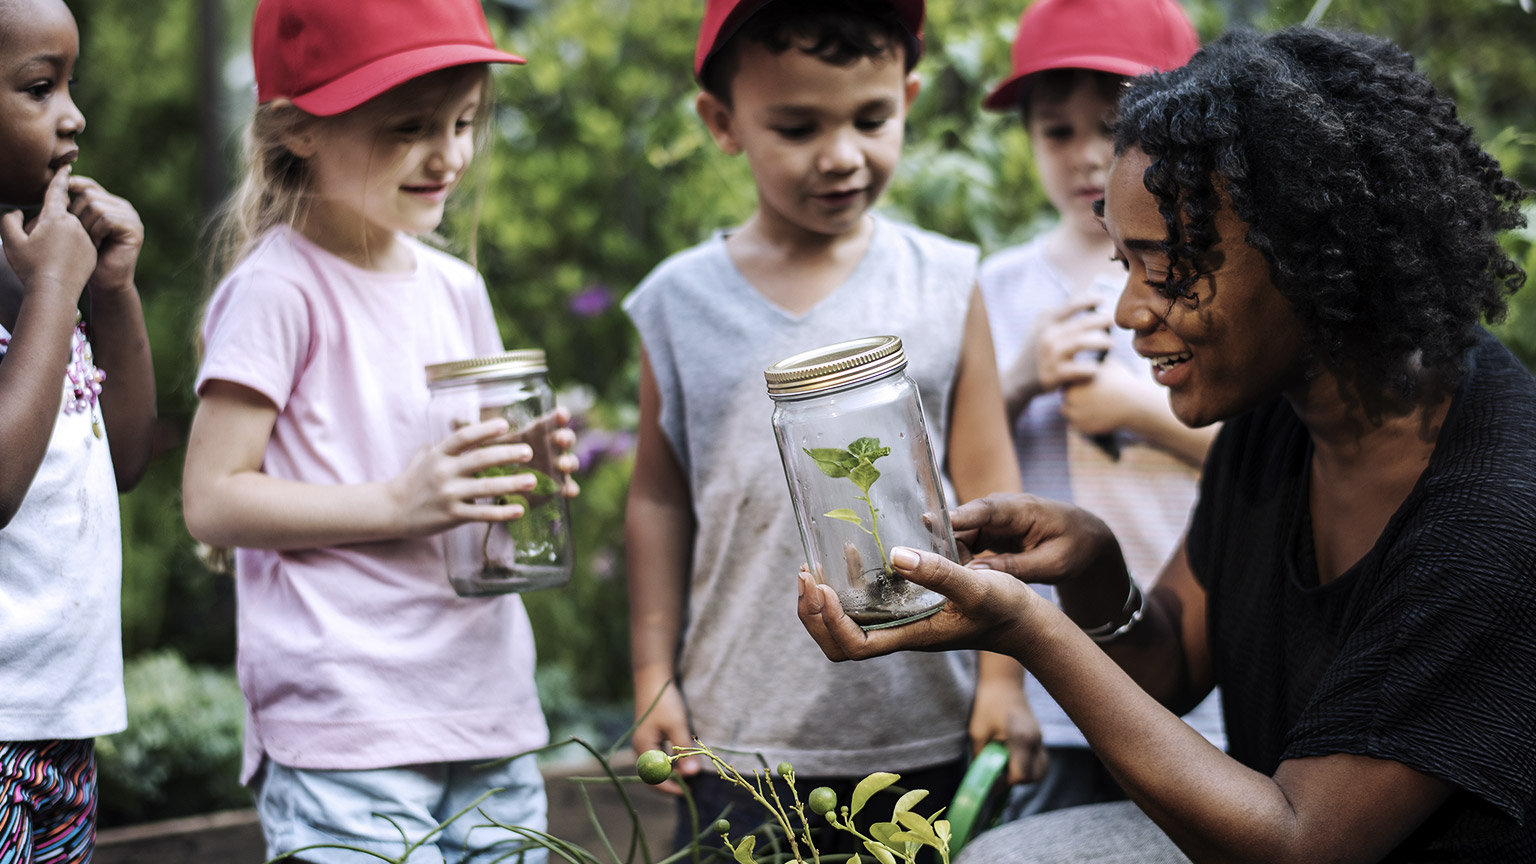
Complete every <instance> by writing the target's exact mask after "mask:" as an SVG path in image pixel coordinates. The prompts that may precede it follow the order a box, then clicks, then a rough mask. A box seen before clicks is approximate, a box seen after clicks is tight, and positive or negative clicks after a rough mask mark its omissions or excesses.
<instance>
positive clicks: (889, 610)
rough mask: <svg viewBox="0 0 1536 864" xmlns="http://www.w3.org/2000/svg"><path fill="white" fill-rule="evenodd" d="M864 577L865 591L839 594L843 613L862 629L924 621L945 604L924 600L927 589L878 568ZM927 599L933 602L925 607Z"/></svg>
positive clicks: (850, 590)
mask: <svg viewBox="0 0 1536 864" xmlns="http://www.w3.org/2000/svg"><path fill="white" fill-rule="evenodd" d="M864 576H865V578H864V580H862V581H863V583H864V584H863V586H862V587H859V588H853V589H847V590H843V591H839V592H837V599H838V600H839V601H840V602H841V603H842V605H843V613H844V614H846V615H847V616H848V617H849V618H852V619H853V621H854V623H855V624H858V625H859V626H860V627H864V628H866V629H868V628H871V627H880V626H885V625H888V624H895V623H897V622H899V621H906V620H908V619H911V618H917V617H921V616H922V615H924V614H926V613H928V612H931V611H934V610H935V609H937V608H938V606H940V605H942V603H943V600H942V599H941V598H937V597H928V598H924V596H923V595H925V594H928V593H929V592H928V591H927V589H924V588H922V587H921V586H918V585H914V584H912V583H911V582H908V581H907V580H905V579H903V578H901V577H900V576H897V575H895V574H894V573H890V572H886V571H883V570H882V569H881V568H879V567H875V568H871V569H870V570H866V571H865V573H864ZM925 599H927V600H930V601H932V602H927V603H925V602H924V600H925Z"/></svg>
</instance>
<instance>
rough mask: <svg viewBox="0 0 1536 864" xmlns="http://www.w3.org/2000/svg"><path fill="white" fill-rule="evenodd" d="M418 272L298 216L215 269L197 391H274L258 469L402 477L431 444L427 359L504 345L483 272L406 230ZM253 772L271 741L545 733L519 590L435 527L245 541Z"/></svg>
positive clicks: (385, 744) (339, 749)
mask: <svg viewBox="0 0 1536 864" xmlns="http://www.w3.org/2000/svg"><path fill="white" fill-rule="evenodd" d="M406 242H407V243H408V244H409V247H410V248H411V250H412V251H413V252H414V254H415V256H416V268H415V270H414V271H413V272H410V273H378V272H373V271H369V270H363V269H361V268H358V267H355V266H353V265H351V264H349V263H347V262H346V261H343V260H342V259H340V258H337V257H336V256H334V255H332V254H330V253H329V252H326V251H325V250H323V249H321V248H319V247H318V246H316V245H314V244H313V243H311V242H309V241H308V240H307V239H305V238H304V237H303V236H302V235H300V234H298V233H297V232H295V231H293V230H291V229H288V228H279V229H275V230H273V231H272V232H271V233H269V234H268V235H267V236H266V237H264V238H263V239H262V240H261V241H260V243H259V245H258V246H257V247H256V248H255V250H253V251H252V253H251V254H250V255H249V256H248V257H247V258H245V260H243V261H241V262H240V264H239V265H237V266H236V267H235V268H234V270H232V271H231V272H230V274H229V275H228V276H227V277H225V279H224V281H223V282H222V283H220V285H219V287H218V289H217V290H216V291H215V292H214V295H213V300H212V301H211V302H210V304H209V306H208V315H207V318H206V320H205V321H204V324H203V339H204V342H205V346H206V347H205V356H204V360H203V365H202V369H201V370H200V371H199V373H198V377H197V389H198V392H199V393H201V392H202V388H203V386H204V383H205V382H207V381H209V380H214V379H217V380H221V381H229V382H233V383H235V384H240V385H243V386H246V387H249V388H251V389H253V390H255V391H256V392H258V393H260V394H262V395H263V396H265V397H267V398H268V399H270V400H272V403H273V404H274V405H276V406H277V409H278V416H277V421H276V423H275V424H274V426H273V428H272V437H271V439H270V440H269V441H268V442H267V450H266V455H265V457H264V459H263V462H262V470H263V471H264V472H265V473H267V474H268V475H270V476H273V477H279V478H283V479H286V480H296V481H301V482H305V483H316V484H344V483H372V482H379V481H384V480H388V479H389V478H391V477H394V476H396V475H398V474H399V473H400V472H401V471H402V470H403V469H404V468H405V466H406V463H407V462H408V461H409V460H410V458H411V456H412V455H413V454H414V453H415V452H416V451H417V450H418V449H420V448H421V447H422V446H423V445H426V444H428V443H430V442H429V435H428V431H427V422H426V408H427V401H428V391H427V386H426V379H425V377H424V374H423V367H424V366H426V365H427V364H430V363H438V362H443V361H448V360H457V359H463V358H467V357H473V356H481V355H485V354H493V353H496V352H499V351H501V350H502V346H501V339H500V337H499V335H498V334H497V330H496V325H495V319H494V318H493V317H492V313H491V307H490V300H489V298H488V297H487V296H486V292H485V285H484V282H483V281H482V280H481V279H480V276H479V274H477V273H476V272H475V271H474V269H473V268H472V267H470V266H469V265H468V264H465V263H464V262H462V261H460V260H458V259H456V258H453V257H452V256H450V255H446V254H444V253H442V252H438V251H436V250H434V249H431V248H429V247H427V246H425V245H422V244H421V243H419V242H417V241H415V240H407V241H406ZM235 568H236V585H237V597H238V624H239V657H238V661H237V665H238V669H239V674H240V686H241V689H242V690H243V691H244V693H245V699H246V728H245V764H244V768H243V770H242V780H243V781H244V780H249V779H250V777H251V775H252V774H253V773H254V772H255V771H256V769H257V767H258V766H259V765H260V763H261V757H262V755H263V754H265V755H267V756H270V757H271V758H272V759H274V760H276V761H277V762H278V763H280V764H283V765H287V766H289V767H294V768H310V769H365V768H384V767H390V766H397V765H408V764H418V763H430V762H446V761H456V760H468V759H485V758H494V757H499V756H506V755H510V754H512V753H517V752H519V751H522V750H526V749H529V748H532V747H537V746H540V745H542V744H544V743H545V742H546V741H547V740H548V735H549V733H548V729H547V727H546V726H545V722H544V715H543V713H542V711H541V710H540V707H539V700H538V694H537V692H536V691H535V689H534V683H533V668H534V647H533V634H532V630H531V628H530V627H529V623H528V616H527V613H526V612H525V611H524V609H523V605H522V603H521V601H520V600H519V599H518V598H517V597H516V596H515V595H507V596H503V597H496V598H475V599H464V598H460V597H458V596H457V595H455V594H454V593H453V590H452V588H450V587H449V585H448V580H447V576H446V571H445V567H444V562H443V551H442V545H441V543H440V542H439V540H438V539H437V538H436V537H428V538H418V539H403V540H395V541H387V542H377V543H359V544H355V545H350V546H342V547H335V548H321V549H306V550H299V551H290V552H277V551H272V550H266V549H240V550H238V551H237V552H236V557H235Z"/></svg>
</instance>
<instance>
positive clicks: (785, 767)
mask: <svg viewBox="0 0 1536 864" xmlns="http://www.w3.org/2000/svg"><path fill="white" fill-rule="evenodd" d="M793 773H795V766H793V765H791V764H789V763H788V762H780V763H779V776H780V777H783V778H784V779H785V780H788V779H789V775H791V774H793Z"/></svg>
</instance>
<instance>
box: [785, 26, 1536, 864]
mask: <svg viewBox="0 0 1536 864" xmlns="http://www.w3.org/2000/svg"><path fill="white" fill-rule="evenodd" d="M1115 149H1116V154H1117V155H1116V161H1115V163H1114V166H1113V168H1112V169H1111V171H1110V175H1109V181H1108V186H1107V189H1106V193H1105V198H1104V202H1103V204H1102V213H1103V216H1104V220H1105V225H1106V228H1107V229H1108V231H1109V234H1110V237H1111V239H1112V240H1113V241H1114V245H1115V248H1116V250H1117V257H1118V258H1119V259H1121V260H1122V261H1123V262H1124V264H1125V266H1126V268H1127V270H1128V272H1129V276H1128V279H1127V282H1126V286H1125V289H1124V292H1123V294H1122V295H1121V297H1120V301H1119V304H1118V306H1117V308H1116V313H1115V314H1116V322H1117V323H1118V324H1120V325H1121V326H1123V327H1126V328H1128V329H1131V330H1133V331H1134V332H1135V336H1136V348H1137V351H1138V352H1139V353H1140V354H1142V355H1143V356H1145V357H1147V358H1148V360H1149V361H1150V363H1151V366H1152V374H1153V376H1154V378H1155V379H1156V380H1157V381H1158V382H1159V383H1160V384H1162V385H1163V386H1165V387H1167V388H1168V391H1169V398H1170V403H1171V405H1172V408H1173V411H1174V413H1175V414H1176V415H1177V416H1178V417H1179V419H1180V420H1182V421H1184V422H1185V423H1187V424H1189V425H1191V426H1200V425H1204V424H1209V423H1213V422H1215V421H1218V420H1225V421H1227V422H1226V423H1225V424H1224V426H1223V428H1222V431H1221V432H1220V434H1219V436H1218V437H1217V440H1216V442H1215V444H1214V446H1213V448H1212V450H1211V454H1210V457H1209V459H1208V461H1207V463H1206V469H1205V473H1204V478H1203V480H1202V485H1201V493H1200V500H1199V503H1198V504H1197V506H1196V511H1195V515H1194V517H1193V519H1192V521H1191V524H1190V527H1189V529H1188V532H1187V534H1186V536H1185V539H1184V542H1183V544H1182V545H1181V546H1180V548H1179V550H1178V551H1177V552H1176V553H1175V554H1174V556H1173V558H1172V560H1171V561H1169V563H1168V564H1167V565H1166V567H1165V568H1164V570H1163V572H1162V573H1161V575H1160V576H1159V578H1158V581H1157V582H1156V584H1155V586H1154V587H1153V588H1152V589H1151V590H1150V591H1148V592H1147V593H1146V595H1145V596H1143V594H1142V593H1141V592H1140V591H1138V590H1137V588H1136V586H1135V584H1134V583H1133V582H1131V581H1130V579H1129V578H1128V577H1127V575H1126V569H1125V566H1124V563H1123V560H1122V559H1121V556H1120V552H1119V549H1118V546H1117V544H1116V542H1115V539H1114V537H1113V535H1112V534H1110V532H1109V531H1108V529H1106V528H1105V526H1104V525H1103V523H1102V522H1101V521H1099V520H1098V519H1096V518H1095V517H1093V516H1091V515H1090V514H1088V513H1086V512H1083V511H1081V510H1077V509H1074V508H1071V507H1069V506H1067V505H1063V504H1058V503H1054V502H1050V501H1044V500H1040V499H1033V498H1030V497H1028V496H1006V497H993V498H988V499H983V500H982V501H979V502H973V503H972V504H969V505H967V506H965V507H962V508H960V509H959V510H957V511H955V513H954V514H953V522H954V526H955V529H956V533H957V536H959V537H960V538H961V539H962V540H963V541H964V542H965V543H966V545H967V546H968V547H969V548H971V549H975V550H985V551H978V553H977V557H976V558H975V559H973V560H972V561H971V562H970V564H969V565H968V566H966V567H961V566H959V565H956V564H953V563H951V562H949V561H946V560H943V559H941V558H939V557H937V556H934V555H932V554H929V553H926V552H919V551H916V550H910V549H903V548H898V549H895V550H893V551H892V555H891V560H892V563H893V564H894V565H895V566H896V567H897V569H898V570H899V571H900V572H901V573H902V574H903V575H905V576H907V577H908V578H910V579H911V580H912V581H914V582H918V583H920V584H923V585H927V586H930V587H932V588H934V589H935V590H938V591H940V592H942V593H944V594H945V595H947V596H948V597H949V599H950V602H949V603H948V604H947V605H946V607H945V608H944V610H943V611H941V612H940V613H939V614H936V615H934V616H931V617H929V618H927V619H924V620H922V621H919V622H916V623H913V624H909V625H906V626H904V627H900V628H893V629H889V630H877V631H871V632H867V633H866V632H863V631H861V630H860V629H859V628H858V626H857V625H855V624H853V623H852V622H851V621H850V620H848V619H847V618H846V617H844V616H843V615H842V612H841V609H840V607H839V606H838V602H837V598H836V596H835V595H834V594H832V593H831V592H829V591H827V590H826V589H825V588H818V586H816V585H814V584H813V583H812V581H811V580H810V578H809V576H808V575H806V574H804V573H802V575H801V582H800V586H801V588H800V590H801V599H800V614H801V618H802V620H803V621H804V623H805V625H806V628H807V629H808V630H809V631H810V632H811V634H812V635H813V636H814V637H815V638H816V640H817V641H818V643H819V644H820V645H821V647H822V649H823V650H824V651H825V652H826V654H827V655H828V656H829V657H831V658H832V659H834V660H845V659H861V658H865V657H871V656H876V655H880V654H885V653H889V652H891V651H897V650H906V649H919V650H935V649H947V648H958V647H967V648H985V649H989V650H993V651H998V652H1001V653H1006V654H1011V655H1013V656H1015V657H1017V658H1018V659H1019V660H1020V661H1021V662H1023V663H1024V665H1025V666H1027V667H1028V668H1029V670H1030V671H1031V672H1033V673H1034V674H1035V675H1036V676H1037V677H1038V678H1039V679H1040V680H1041V682H1042V683H1044V685H1045V686H1046V688H1047V689H1048V690H1049V691H1050V692H1051V694H1052V695H1053V696H1054V697H1055V698H1056V700H1057V701H1058V702H1059V703H1060V704H1061V705H1062V707H1064V708H1065V709H1066V711H1067V713H1068V714H1069V715H1070V716H1071V717H1072V719H1073V720H1074V721H1076V723H1077V725H1078V727H1079V728H1080V729H1082V731H1083V732H1084V734H1085V735H1086V736H1087V738H1088V741H1089V742H1090V743H1091V744H1092V745H1093V747H1094V749H1095V750H1096V751H1097V752H1098V754H1099V756H1100V757H1101V758H1102V759H1103V761H1104V763H1105V764H1106V765H1107V766H1108V767H1109V769H1110V770H1111V771H1112V772H1113V773H1114V775H1115V776H1116V778H1117V779H1118V780H1119V781H1120V783H1121V785H1122V786H1124V788H1125V789H1126V791H1127V792H1128V793H1129V795H1130V797H1131V798H1132V800H1133V802H1134V804H1135V805H1136V807H1139V808H1140V811H1141V812H1138V811H1137V810H1136V809H1135V807H1131V806H1130V805H1118V804H1109V805H1095V806H1092V807H1082V808H1073V809H1069V810H1064V811H1058V812H1055V813H1050V814H1045V815H1043V816H1038V817H1033V818H1031V819H1026V820H1024V821H1022V822H1018V823H1014V824H1012V825H1009V826H1005V827H1003V828H1000V829H997V830H996V831H993V832H991V833H989V834H987V835H984V836H983V837H981V838H979V839H978V840H977V841H976V842H975V843H973V844H971V845H970V846H968V847H967V848H966V850H965V853H964V858H963V859H962V864H974V862H976V861H993V860H995V861H1005V862H1009V864H1020V862H1030V861H1052V862H1060V861H1079V860H1081V861H1089V860H1091V861H1096V862H1111V861H1137V862H1142V861H1156V862H1162V861H1170V862H1172V861H1185V860H1189V859H1193V860H1195V861H1222V862H1229V861H1265V862H1315V861H1341V862H1342V861H1349V862H1371V861H1394V862H1418V861H1465V862H1482V861H1487V862H1495V861H1497V862H1507V861H1532V860H1536V695H1533V693H1532V682H1533V681H1536V479H1533V478H1536V381H1533V379H1532V377H1531V375H1530V374H1529V373H1528V372H1527V371H1526V370H1525V369H1524V368H1522V367H1521V366H1520V364H1519V363H1518V362H1517V361H1516V360H1515V359H1514V358H1513V357H1512V356H1511V355H1510V354H1509V353H1508V352H1507V351H1506V350H1505V349H1504V348H1503V347H1502V346H1500V345H1499V343H1498V342H1497V341H1496V340H1494V338H1493V337H1492V336H1491V335H1489V334H1488V333H1487V332H1486V331H1485V330H1484V329H1483V328H1482V321H1483V320H1485V319H1491V318H1496V317H1498V316H1499V315H1500V314H1502V312H1503V311H1504V302H1505V298H1506V297H1507V296H1508V295H1509V294H1510V293H1511V292H1513V291H1514V290H1515V289H1516V288H1518V287H1519V286H1520V284H1521V283H1522V282H1523V281H1524V278H1525V277H1524V274H1523V273H1522V272H1521V271H1520V269H1519V268H1518V267H1517V266H1516V265H1515V264H1514V263H1512V262H1511V261H1510V260H1509V258H1508V257H1507V256H1506V255H1505V254H1504V252H1503V251H1502V250H1501V249H1500V247H1499V245H1498V243H1497V239H1496V238H1497V235H1498V233H1499V232H1501V231H1503V230H1506V229H1509V228H1514V227H1518V226H1519V225H1522V224H1523V222H1524V220H1523V219H1522V217H1521V215H1520V209H1519V208H1520V204H1521V202H1522V201H1523V199H1524V198H1525V195H1526V193H1525V192H1524V191H1523V190H1522V189H1521V188H1520V187H1519V186H1518V185H1517V184H1516V183H1515V182H1514V181H1512V180H1510V179H1508V178H1506V177H1505V176H1504V175H1503V173H1502V172H1501V170H1500V169H1499V166H1498V164H1497V163H1496V162H1495V161H1494V160H1493V159H1492V158H1491V157H1489V156H1488V155H1487V154H1486V153H1485V152H1483V151H1482V149H1481V148H1480V147H1479V146H1478V145H1477V143H1476V142H1475V141H1474V140H1473V139H1472V135H1471V133H1470V131H1469V130H1468V129H1467V128H1466V127H1465V126H1464V125H1462V124H1461V123H1460V122H1459V121H1458V120H1457V119H1456V114H1455V108H1454V106H1453V104H1452V103H1451V102H1450V100H1448V99H1446V98H1444V97H1442V96H1440V95H1438V94H1437V93H1436V92H1435V90H1434V88H1433V87H1432V86H1431V85H1430V84H1429V82H1428V81H1427V80H1425V79H1424V78H1423V77H1422V76H1421V75H1419V74H1418V73H1416V72H1415V71H1414V68H1413V60H1412V58H1411V57H1409V56H1408V55H1406V54H1405V53H1403V52H1402V51H1401V50H1399V49H1397V48H1396V47H1394V46H1392V45H1391V44H1389V43H1387V42H1384V41H1382V40H1379V39H1375V38H1371V37H1366V36H1359V35H1350V34H1339V33H1330V32H1327V31H1321V30H1316V29H1310V28H1296V29H1291V30H1286V31H1281V32H1279V33H1274V34H1270V35H1266V36H1259V35H1254V34H1233V35H1229V36H1227V37H1224V38H1223V39H1221V40H1219V41H1217V42H1216V43H1214V44H1212V45H1211V46H1209V47H1207V48H1206V49H1205V50H1203V51H1201V52H1200V53H1199V54H1197V55H1196V56H1195V58H1194V59H1193V60H1192V61H1191V62H1190V63H1189V64H1188V65H1187V66H1184V67H1182V68H1180V69H1177V70H1174V71H1171V72H1168V73H1164V74H1159V75H1153V76H1148V77H1144V78H1140V79H1137V80H1136V81H1135V82H1134V83H1133V85H1132V86H1131V88H1130V89H1129V90H1128V91H1127V93H1126V94H1125V97H1124V99H1123V101H1122V102H1121V107H1120V117H1119V120H1118V123H1117V127H1116V147H1115ZM1025 582H1049V583H1054V584H1055V585H1056V587H1057V592H1058V596H1059V598H1060V600H1061V609H1057V608H1056V607H1054V606H1052V605H1051V604H1050V603H1048V602H1045V601H1044V600H1042V599H1041V597H1040V596H1039V595H1038V594H1036V593H1035V592H1034V591H1033V590H1031V589H1030V588H1028V586H1027V585H1025V584H1024V583H1025ZM1217 685H1219V686H1220V687H1221V688H1222V692H1223V694H1224V702H1225V712H1226V721H1227V733H1228V736H1229V751H1228V753H1222V752H1221V751H1219V750H1217V749H1216V748H1215V747H1213V746H1212V745H1210V744H1209V743H1208V742H1206V741H1205V739H1203V738H1202V737H1201V736H1199V735H1198V734H1196V733H1195V732H1193V731H1192V730H1191V729H1190V728H1189V727H1188V726H1186V725H1184V724H1183V723H1182V722H1181V721H1180V720H1179V719H1178V717H1177V716H1176V712H1180V711H1184V710H1187V709H1188V708H1189V707H1191V706H1193V705H1195V704H1196V703H1198V702H1199V701H1200V699H1201V698H1202V697H1203V696H1204V695H1205V694H1206V693H1208V692H1210V690H1211V688H1212V687H1213V686H1217ZM1142 813H1144V814H1145V816H1143V815H1142ZM1147 817H1150V821H1149V820H1148V819H1147ZM1185 856H1187V858H1186V857H1185Z"/></svg>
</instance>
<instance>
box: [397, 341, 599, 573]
mask: <svg viewBox="0 0 1536 864" xmlns="http://www.w3.org/2000/svg"><path fill="white" fill-rule="evenodd" d="M426 371H427V388H428V389H429V390H430V391H431V394H432V399H431V402H430V403H429V405H428V407H427V422H428V423H429V424H430V427H431V433H432V440H433V442H434V443H436V442H441V441H442V440H443V439H444V438H447V437H448V436H449V435H451V434H453V433H454V432H455V431H457V430H459V429H462V428H463V427H465V426H469V425H471V424H474V423H479V422H481V421H484V420H491V419H493V418H496V417H503V418H506V421H507V424H508V426H509V427H510V429H511V431H510V432H508V433H507V436H506V437H505V438H502V439H498V440H497V441H496V443H498V444H501V443H513V444H518V443H521V444H527V445H528V446H529V447H531V448H533V458H532V459H531V460H529V461H528V462H518V463H512V464H509V465H498V466H495V467H493V468H487V469H485V470H484V471H481V472H480V473H479V474H477V475H476V476H480V477H485V476H502V475H508V474H523V473H529V472H531V473H533V474H534V476H535V477H536V478H537V483H536V484H535V486H534V488H533V489H532V490H531V491H529V492H524V493H521V494H516V495H503V496H501V497H499V498H497V500H496V503H498V504H521V505H523V509H524V513H523V515H522V517H521V518H518V519H513V520H512V521H510V522H471V523H468V524H466V525H460V526H459V527H457V528H452V529H449V530H447V531H444V532H443V533H442V538H443V547H444V550H443V551H444V557H445V559H446V560H447V563H448V582H449V583H450V584H451V585H453V590H454V591H456V592H457V593H458V594H459V596H461V597H483V596H487V595H491V594H507V593H511V592H524V591H533V590H536V589H539V588H550V587H554V586H557V585H564V584H565V583H566V582H569V581H570V578H571V559H572V553H571V530H570V525H571V517H570V511H569V508H568V505H567V503H566V500H565V496H564V495H562V494H561V492H560V486H561V479H560V475H559V472H558V470H557V469H556V468H555V457H556V455H557V450H556V447H555V445H554V442H553V441H552V440H551V435H552V434H553V433H554V431H555V430H556V429H557V428H558V427H557V426H556V425H555V422H554V418H553V415H554V410H555V395H554V392H553V391H551V390H550V388H549V383H548V382H547V381H546V380H545V372H546V366H545V362H544V352H543V351H536V350H534V351H508V352H507V353H505V354H497V355H494V356H490V357H477V358H475V359H472V360H458V361H454V362H451V363H437V364H434V365H431V366H428V367H427V370H426Z"/></svg>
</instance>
